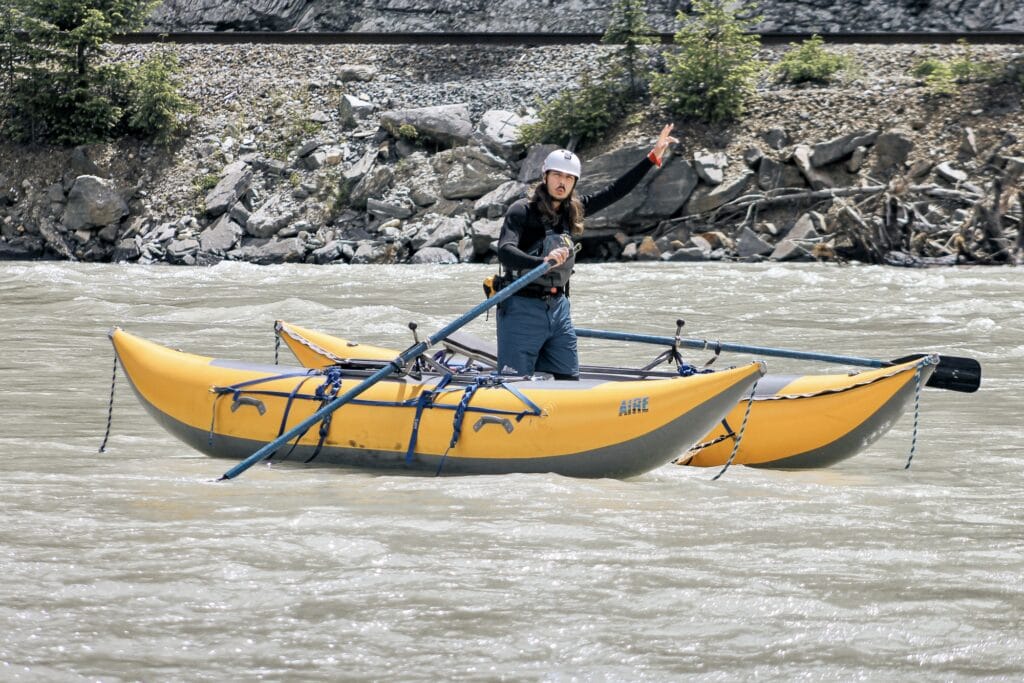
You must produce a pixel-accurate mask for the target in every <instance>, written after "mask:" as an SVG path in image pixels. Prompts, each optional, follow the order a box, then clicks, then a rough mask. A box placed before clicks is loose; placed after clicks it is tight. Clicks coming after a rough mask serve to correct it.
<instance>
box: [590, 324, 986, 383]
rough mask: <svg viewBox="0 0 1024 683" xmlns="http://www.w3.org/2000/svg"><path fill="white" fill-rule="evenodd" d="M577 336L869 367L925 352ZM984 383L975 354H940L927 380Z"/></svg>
mask: <svg viewBox="0 0 1024 683" xmlns="http://www.w3.org/2000/svg"><path fill="white" fill-rule="evenodd" d="M576 336H577V337H589V338H591V339H608V340H611V341H629V342H639V343H642V344H656V345H658V346H664V345H668V346H673V345H678V346H685V347H687V348H690V349H702V350H703V349H711V350H715V351H719V350H720V351H731V352H733V353H748V354H751V355H755V356H769V357H775V358H794V359H796V360H814V361H824V362H826V363H840V364H844V365H858V366H861V367H866V368H887V367H890V366H893V365H897V364H899V363H906V362H907V361H911V360H916V359H918V358H923V357H924V355H925V354H917V355H913V356H906V357H904V358H897V359H896V360H874V359H871V358H857V357H856V356H836V355H832V354H827V353H815V352H809V351H792V350H790V349H773V348H771V347H767V346H747V345H746V344H730V343H728V342H719V341H713V342H712V341H707V340H704V339H683V338H681V337H659V336H655V335H649V334H632V333H629V332H606V331H604V330H587V329H583V328H579V327H577V328H576ZM980 385H981V364H980V363H979V362H978V361H976V360H974V359H973V358H963V357H961V356H942V355H940V356H939V364H938V365H937V366H936V368H935V371H934V372H933V373H932V376H931V378H929V380H928V384H927V386H929V387H935V388H937V389H949V390H950V391H962V392H965V393H971V392H974V391H977V390H978V387H979V386H980Z"/></svg>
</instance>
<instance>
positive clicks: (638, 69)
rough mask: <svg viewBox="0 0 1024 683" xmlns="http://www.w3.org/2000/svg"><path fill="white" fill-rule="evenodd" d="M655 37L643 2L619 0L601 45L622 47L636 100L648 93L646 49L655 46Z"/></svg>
mask: <svg viewBox="0 0 1024 683" xmlns="http://www.w3.org/2000/svg"><path fill="white" fill-rule="evenodd" d="M651 33H652V31H651V27H650V26H649V25H648V23H647V13H646V11H645V9H644V2H643V0H615V2H614V4H613V5H612V8H611V13H610V16H609V21H608V28H607V29H606V30H605V32H604V35H603V36H602V37H601V42H602V43H604V44H606V45H621V46H622V48H621V50H620V51H619V53H618V55H617V57H618V60H619V66H620V68H621V69H622V70H623V71H624V72H625V77H626V79H627V80H628V82H629V94H630V95H632V96H633V97H637V96H640V95H642V94H643V93H644V92H645V91H646V89H647V73H646V70H645V69H644V61H645V57H646V54H645V50H644V48H645V47H646V46H647V45H650V44H652V43H653V42H654V40H653V39H652V38H651Z"/></svg>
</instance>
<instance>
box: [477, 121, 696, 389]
mask: <svg viewBox="0 0 1024 683" xmlns="http://www.w3.org/2000/svg"><path fill="white" fill-rule="evenodd" d="M672 128H673V126H672V124H668V125H666V126H665V127H664V128H662V129H661V134H660V135H659V136H658V140H657V142H656V143H655V144H654V149H652V150H651V152H650V153H649V154H648V155H647V156H645V157H644V158H643V159H641V160H640V161H639V162H638V163H637V164H636V165H635V166H634V167H633V168H631V169H629V170H628V171H626V173H625V174H623V175H622V177H620V178H619V179H618V180H616V181H615V182H613V183H611V184H610V185H608V186H607V187H605V188H603V189H601V190H599V191H597V192H594V193H593V194H588V195H584V196H580V195H578V194H577V193H576V192H575V189H576V184H577V183H578V182H579V179H580V170H581V168H580V160H579V157H577V156H576V155H575V154H573V153H572V152H570V151H569V150H566V149H559V150H555V151H554V152H551V154H549V155H548V156H547V158H546V159H545V160H544V165H543V166H542V167H541V179H540V181H539V182H538V183H537V185H536V186H534V188H533V190H532V191H531V192H530V195H529V196H528V197H527V198H525V199H520V200H519V201H517V202H515V203H514V204H512V206H510V207H509V208H508V211H507V212H505V222H504V223H503V224H502V227H501V235H500V236H499V238H498V262H499V263H500V264H501V266H502V269H503V270H504V271H505V272H506V273H509V274H511V275H512V277H518V276H519V275H521V274H522V273H525V272H528V271H529V270H532V269H533V268H536V267H537V266H538V265H540V264H541V263H542V262H543V261H544V260H545V259H547V260H549V261H552V262H553V263H554V266H552V268H551V270H549V271H548V272H547V273H546V274H544V275H543V276H541V277H540V278H538V279H537V281H536V282H534V283H532V284H530V285H528V286H527V287H525V288H523V289H521V290H520V291H519V292H517V293H516V294H515V295H513V296H511V297H509V298H508V299H507V300H506V301H504V302H502V303H501V304H499V305H498V314H497V318H498V369H499V372H500V373H501V374H509V375H532V374H534V372H548V373H551V374H552V375H554V377H555V378H556V379H570V380H575V379H579V374H580V370H579V355H578V353H577V349H576V330H575V328H574V327H573V324H572V318H571V315H570V309H569V299H568V294H569V278H570V276H571V275H572V268H573V264H574V262H575V249H574V247H575V244H574V242H573V238H579V237H580V236H581V235H582V234H583V219H584V217H585V216H586V215H587V214H588V213H596V212H597V211H600V210H601V209H603V208H605V207H606V206H608V205H610V204H613V203H615V202H617V201H618V200H620V199H622V198H623V197H625V196H626V195H627V194H629V192H630V190H632V189H633V188H634V187H636V185H637V183H639V182H640V180H641V179H642V178H643V177H644V175H646V174H647V171H649V170H650V169H651V167H652V166H659V167H660V166H661V161H662V158H663V157H664V155H665V152H666V151H667V150H668V146H669V144H670V143H673V142H679V141H678V140H677V139H676V138H674V137H672Z"/></svg>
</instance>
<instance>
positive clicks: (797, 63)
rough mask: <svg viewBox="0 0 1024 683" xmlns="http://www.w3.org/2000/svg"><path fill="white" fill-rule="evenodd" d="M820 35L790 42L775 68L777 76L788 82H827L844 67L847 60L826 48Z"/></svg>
mask: <svg viewBox="0 0 1024 683" xmlns="http://www.w3.org/2000/svg"><path fill="white" fill-rule="evenodd" d="M824 43H825V41H823V40H822V39H821V36H818V35H814V36H811V37H810V38H809V39H807V40H805V41H804V42H802V43H801V44H799V45H797V44H796V43H790V47H791V48H792V49H791V50H789V51H787V52H786V54H784V55H783V56H782V59H781V60H779V63H778V64H777V65H776V67H775V69H776V71H777V72H778V74H779V78H780V79H781V80H783V81H788V82H790V83H828V82H829V81H831V80H832V77H833V76H835V75H836V74H837V73H839V72H840V71H842V70H843V69H845V68H846V67H847V66H848V64H849V60H848V59H847V58H846V57H843V56H842V55H837V54H835V53H833V52H829V51H828V50H826V49H825V48H824V47H823V46H824Z"/></svg>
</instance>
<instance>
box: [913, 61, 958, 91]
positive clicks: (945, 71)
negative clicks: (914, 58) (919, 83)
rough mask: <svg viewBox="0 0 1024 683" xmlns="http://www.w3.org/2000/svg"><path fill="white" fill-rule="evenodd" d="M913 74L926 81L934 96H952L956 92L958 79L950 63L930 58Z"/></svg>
mask: <svg viewBox="0 0 1024 683" xmlns="http://www.w3.org/2000/svg"><path fill="white" fill-rule="evenodd" d="M911 74H912V75H914V76H916V77H917V78H921V79H923V80H924V84H925V87H926V88H928V92H930V93H932V94H933V95H952V94H953V93H954V92H956V77H955V76H954V75H953V68H952V67H951V66H950V65H949V62H944V61H942V60H940V59H934V58H929V59H925V60H924V61H922V62H920V63H919V64H917V65H916V66H915V67H914V69H913V70H912V71H911Z"/></svg>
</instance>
